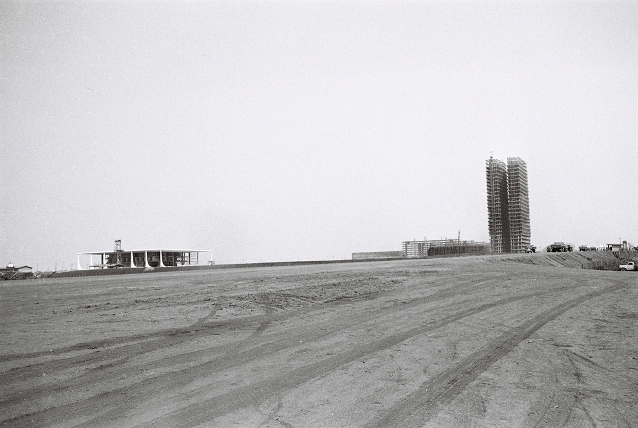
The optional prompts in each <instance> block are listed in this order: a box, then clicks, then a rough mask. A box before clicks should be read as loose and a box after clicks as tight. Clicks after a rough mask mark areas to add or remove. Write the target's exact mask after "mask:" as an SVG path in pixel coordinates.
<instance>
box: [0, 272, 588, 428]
mask: <svg viewBox="0 0 638 428" xmlns="http://www.w3.org/2000/svg"><path fill="white" fill-rule="evenodd" d="M490 281H491V279H488V280H484V279H482V280H480V281H479V280H470V281H468V282H467V283H466V285H467V286H475V287H476V286H477V285H479V286H484V285H487V284H489V283H490ZM575 287H576V286H568V287H558V288H554V289H548V290H542V291H536V292H532V293H527V294H525V295H518V296H513V297H509V298H506V299H502V300H499V301H497V302H493V303H490V304H486V305H482V306H480V307H478V308H474V309H470V310H466V311H463V312H461V313H459V314H457V315H454V316H451V317H446V318H445V319H443V320H442V321H441V322H439V323H435V324H432V325H429V326H426V327H424V328H421V327H419V328H416V329H412V330H410V331H408V332H407V333H405V334H401V335H399V336H395V337H394V339H391V340H390V342H389V343H388V344H387V346H386V347H389V346H393V345H394V344H396V343H398V342H401V341H403V340H406V339H407V338H409V337H411V336H413V335H417V334H421V333H423V332H427V331H430V330H432V329H435V328H439V327H442V326H444V325H446V324H449V323H450V322H454V321H456V320H458V319H461V318H463V317H465V316H470V315H473V314H475V313H478V312H480V311H483V310H487V309H490V308H492V307H494V306H498V305H501V304H507V303H510V302H513V301H516V300H521V299H527V298H532V297H538V296H541V295H543V294H546V293H551V292H556V291H564V290H565V289H569V288H575ZM464 288H465V287H460V288H459V286H458V284H455V285H453V286H450V287H446V289H444V290H440V291H438V292H435V293H433V294H431V295H427V296H423V297H419V298H415V299H413V300H412V301H410V302H406V303H404V304H402V308H405V307H406V305H407V306H416V305H419V304H423V303H432V302H434V301H437V300H443V299H445V298H448V297H452V296H455V295H457V294H459V293H463V292H464ZM334 304H339V305H342V304H344V303H336V302H335V303H334ZM466 304H467V303H466V302H465V303H464V302H461V303H458V304H457V305H466ZM394 310H397V308H396V307H395V306H391V307H386V308H382V309H379V310H376V311H373V312H370V313H366V314H362V315H360V316H359V317H356V318H355V319H352V318H349V319H348V323H349V324H351V325H353V324H355V323H359V324H360V323H364V322H366V321H369V320H371V319H376V318H378V317H379V316H380V313H381V312H388V313H390V312H392V311H394ZM304 312H307V311H304ZM278 315H282V314H278ZM283 315H290V316H294V315H295V314H283ZM255 318H257V317H253V319H252V322H253V325H254V321H255ZM259 318H262V319H263V318H264V316H263V315H262V316H260V317H259ZM275 318H277V317H275ZM284 318H288V316H285V317H284ZM244 321H245V320H241V322H240V324H242V325H243V324H244ZM263 322H265V321H263ZM341 324H343V320H335V321H331V322H330V323H329V324H322V325H320V328H317V326H314V327H315V328H314V330H312V331H311V332H310V333H309V332H308V330H307V329H306V330H303V329H302V330H301V331H300V332H299V333H298V334H297V335H292V336H288V335H287V337H286V338H285V339H282V340H278V341H276V342H273V341H272V339H270V340H268V341H265V343H262V344H259V345H257V346H256V347H255V343H254V342H250V343H248V341H246V340H244V341H242V342H241V343H239V344H237V345H235V346H231V347H230V348H229V349H227V352H226V354H225V355H224V356H222V357H218V358H214V359H212V360H207V361H205V362H203V363H199V364H196V365H193V366H191V367H189V368H187V369H183V370H179V371H173V372H169V373H165V374H162V375H159V376H156V377H153V378H150V379H144V380H142V381H138V382H136V383H134V384H132V385H129V386H126V387H123V388H117V389H113V390H111V391H106V392H103V393H101V394H100V395H97V396H92V397H89V398H87V399H82V400H79V401H77V402H74V403H70V404H65V405H61V406H57V407H52V408H50V409H43V410H41V411H36V412H34V413H32V414H29V415H23V416H17V417H14V418H10V419H7V420H4V421H0V425H4V424H5V422H8V423H11V422H18V420H23V421H26V419H28V418H36V419H37V418H39V417H43V418H44V419H43V420H46V419H48V418H49V417H52V415H54V414H58V415H59V414H64V413H65V412H68V414H75V415H77V414H92V413H93V411H92V409H94V408H95V406H98V407H101V408H104V407H108V406H111V405H113V406H115V407H117V410H115V413H116V414H120V413H121V412H122V410H124V409H126V408H132V407H135V406H136V405H139V404H141V403H142V402H143V401H145V400H146V397H152V396H154V395H156V394H159V393H160V392H161V391H162V390H163V389H165V388H166V387H167V385H170V388H175V386H176V385H177V386H179V385H184V384H187V383H188V382H193V381H195V380H196V379H198V378H199V377H200V373H207V372H209V371H210V370H224V369H228V368H232V367H235V366H238V365H241V364H246V363H248V362H250V361H252V360H255V359H258V358H261V357H263V356H266V355H269V354H272V353H274V352H278V351H281V350H284V349H287V348H291V347H295V346H298V343H299V340H298V339H299V337H303V339H304V340H305V341H306V342H307V341H312V340H320V339H322V338H324V337H326V336H329V335H332V334H333V331H331V330H332V329H334V328H336V327H337V326H339V325H341ZM258 328H259V326H258ZM253 336H255V335H253ZM382 341H383V342H386V339H382ZM168 345H169V344H167V343H163V344H161V343H160V344H158V346H157V347H156V348H155V349H157V348H159V347H166V346H168ZM247 346H250V349H246V350H244V348H246V347H247ZM375 346H376V345H375ZM152 348H153V347H152V346H151V347H149V349H147V350H146V351H145V352H150V351H152V350H153V349H152ZM211 349H212V348H211ZM362 349H364V351H363V353H361V352H355V353H354V354H350V353H348V354H347V355H346V357H343V356H342V358H341V359H339V356H335V357H333V358H331V359H330V360H329V361H328V362H327V363H326V364H327V365H326V367H325V368H324V369H325V370H332V369H334V368H335V367H338V366H339V365H341V364H344V363H346V362H350V361H352V360H354V359H356V358H359V357H360V356H364V355H366V354H367V353H370V352H375V351H376V350H379V349H381V348H377V347H374V348H370V346H365V347H364V348H362ZM207 353H208V354H210V349H208V350H203V351H194V352H193V353H191V354H196V355H198V356H204V355H206V354H207ZM192 356H193V355H190V357H192ZM344 358H345V359H344ZM190 359H192V358H190ZM183 361H184V355H178V356H175V357H171V358H168V359H163V360H161V361H159V363H160V364H162V365H163V366H170V365H173V364H175V363H176V362H183ZM335 364H337V365H336V366H335ZM299 370H300V371H303V372H307V373H316V372H317V370H319V369H318V368H315V369H314V370H312V369H311V370H307V369H306V368H301V369H299ZM130 373H131V369H123V370H122V371H121V372H120V373H115V374H113V373H102V374H101V375H100V376H96V375H95V374H86V375H84V376H80V377H78V378H77V379H76V380H74V381H73V382H69V383H68V385H66V387H65V389H73V388H74V387H77V388H80V387H82V386H83V385H84V384H87V383H90V384H94V383H95V382H99V381H108V380H109V379H111V378H113V377H117V376H119V375H120V374H122V375H127V374H130ZM316 375H317V374H315V375H313V376H312V377H314V376H316ZM303 378H304V376H302V377H301V379H302V380H301V382H304V381H305V380H303ZM30 392H31V393H32V395H33V396H30V395H27V394H22V396H23V397H24V396H25V395H27V396H29V397H31V398H35V397H37V396H40V397H42V396H47V397H49V396H50V395H51V393H52V391H51V388H50V387H48V388H47V387H44V388H41V389H40V391H39V392H38V391H30ZM251 396H252V395H251V394H246V397H251ZM105 401H106V402H105ZM47 415H48V416H47ZM106 416H107V418H108V416H109V414H108V413H107V415H106ZM111 416H112V415H111ZM100 419H102V417H101V418H100ZM180 424H181V423H180ZM27 425H28V424H27ZM90 425H91V423H89V424H87V426H90Z"/></svg>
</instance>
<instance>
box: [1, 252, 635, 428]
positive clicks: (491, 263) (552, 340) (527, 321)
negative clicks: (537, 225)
mask: <svg viewBox="0 0 638 428" xmlns="http://www.w3.org/2000/svg"><path fill="white" fill-rule="evenodd" d="M543 257H545V256H541V255H538V254H537V255H528V256H524V257H523V256H518V257H517V258H512V259H508V258H502V257H494V256H492V257H489V256H483V257H467V258H457V259H436V260H412V261H393V262H373V263H357V264H336V265H314V266H293V267H278V268H250V269H247V268H245V269H218V270H213V271H193V272H181V273H153V274H139V275H124V276H119V275H118V276H108V277H89V278H69V279H47V280H32V281H6V282H2V283H0V299H1V300H0V315H1V317H0V425H1V426H11V427H34V426H35V427H38V426H47V427H49V426H52V427H100V426H113V427H153V428H159V427H272V428H276V427H285V428H292V427H294V428H300V427H369V428H371V427H398V426H400V427H441V426H450V427H545V426H547V427H563V426H565V427H631V426H638V422H637V421H638V273H633V272H610V271H607V272H605V271H590V270H582V269H573V268H566V267H556V266H552V265H551V264H549V263H544V262H543V260H545V259H544V258H543Z"/></svg>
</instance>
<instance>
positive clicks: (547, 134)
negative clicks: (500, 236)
mask: <svg viewBox="0 0 638 428" xmlns="http://www.w3.org/2000/svg"><path fill="white" fill-rule="evenodd" d="M0 79H1V80H0V141H1V144H2V155H1V156H0V167H1V170H0V171H1V172H0V174H1V178H2V186H1V190H0V192H1V193H0V209H1V212H0V226H1V235H0V264H6V263H8V262H10V261H11V262H13V263H15V264H20V265H21V264H29V265H32V266H33V267H34V268H35V267H36V266H37V267H38V268H39V269H40V270H44V269H52V268H53V267H54V265H56V264H57V267H58V269H59V268H61V264H62V263H64V264H65V266H64V267H65V269H67V268H70V267H71V264H72V263H74V262H75V260H76V257H75V255H76V253H77V252H80V251H101V250H110V249H111V248H112V247H113V241H114V240H115V239H121V240H122V245H123V248H124V249H138V248H150V247H163V248H210V249H213V250H214V253H213V258H214V260H216V261H217V262H218V263H224V262H242V261H244V262H254V261H257V262H258V261H276V260H298V259H300V260H317V259H332V258H349V257H350V256H351V253H352V252H358V251H377V250H399V249H400V248H401V242H402V241H405V240H412V239H423V238H424V237H427V239H438V238H445V237H448V238H452V237H456V236H457V233H458V232H459V231H460V232H461V239H473V240H485V241H487V240H489V235H488V229H487V196H486V178H485V161H486V159H487V158H489V156H490V153H493V155H494V157H495V158H498V159H502V160H504V161H506V159H507V157H513V156H518V157H521V158H522V159H523V160H525V161H526V162H527V165H528V173H529V191H530V214H531V228H532V243H534V244H536V245H538V246H545V245H547V244H549V243H551V242H553V241H566V242H574V243H575V244H576V245H580V244H588V245H598V244H602V243H607V242H618V241H619V239H620V238H622V239H627V240H629V241H630V242H634V243H636V244H638V221H637V215H636V214H637V209H638V202H636V201H637V200H638V198H637V196H636V174H637V172H638V167H637V165H638V162H637V161H638V154H637V152H638V120H637V119H638V3H636V2H631V1H627V2H609V1H605V2H571V3H570V2H563V1H561V2H554V1H543V2H536V1H534V2H522V1H515V2H500V1H499V2H487V1H486V2H467V3H464V2H461V3H452V2H418V1H414V2H403V3H402V2H366V1H353V2H346V3H344V2H301V1H300V2H292V1H290V2H287V1H281V2H236V1H232V2H157V1H140V2H124V1H103V2H93V1H90V2H88V1H87V2H84V1H73V2H64V1H56V2H31V1H28V2H11V1H3V2H1V3H0Z"/></svg>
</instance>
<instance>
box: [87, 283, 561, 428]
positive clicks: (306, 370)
mask: <svg viewBox="0 0 638 428" xmlns="http://www.w3.org/2000/svg"><path fill="white" fill-rule="evenodd" d="M548 292H550V291H549V290H545V291H542V292H535V293H529V294H526V295H524V296H512V297H509V298H505V299H502V300H499V301H496V302H492V303H487V304H483V305H480V306H477V307H474V308H470V309H467V310H463V311H461V312H459V313H456V314H452V315H448V316H446V317H443V318H441V319H439V320H437V321H434V322H431V323H428V324H426V325H423V326H419V327H415V328H412V329H409V330H407V331H405V332H401V333H397V334H393V335H391V336H388V337H385V338H382V339H378V340H375V341H371V342H368V343H365V344H362V345H360V346H358V347H357V348H355V349H353V350H350V351H346V352H343V353H340V354H337V355H334V356H332V357H330V358H327V359H325V360H323V361H319V362H316V363H313V364H309V365H306V366H303V367H299V368H297V369H293V370H289V371H287V372H285V373H281V374H278V375H276V376H273V377H270V378H268V379H264V380H261V381H257V382H254V383H252V384H250V385H247V386H244V387H240V388H237V389H235V390H233V391H231V392H229V393H226V394H222V395H220V396H217V397H214V398H211V399H208V400H204V401H201V402H198V403H195V404H191V405H188V406H186V407H183V408H181V409H179V410H176V411H174V412H172V413H170V414H167V415H163V416H161V417H159V418H158V419H157V420H153V421H149V422H147V423H142V424H139V425H138V426H139V427H147V428H153V427H156V426H157V425H158V424H161V425H162V426H180V427H195V426H198V425H200V424H203V423H206V422H210V421H211V420H213V419H215V418H217V417H220V416H223V415H226V414H229V413H231V412H233V411H236V410H239V409H242V408H246V407H252V406H257V405H258V404H259V403H260V402H261V401H262V400H264V399H265V398H267V397H271V396H276V395H277V394H281V393H282V391H286V390H290V389H292V388H294V387H297V386H299V385H301V384H303V383H305V382H308V381H310V380H312V379H314V378H317V377H320V376H322V375H324V374H326V373H329V372H331V371H334V370H336V369H337V368H338V367H340V366H342V365H345V364H348V363H351V362H353V361H355V360H357V359H360V358H362V357H365V356H367V355H370V354H373V353H376V352H379V351H383V350H386V349H388V348H391V347H393V346H395V345H397V344H398V343H401V342H403V341H405V340H408V339H410V338H412V337H414V336H418V335H421V334H424V333H428V332H431V331H433V330H436V329H439V328H442V327H444V326H446V325H448V324H450V323H453V322H456V321H458V320H460V319H463V318H465V317H468V316H471V315H475V314H477V313H480V312H483V311H486V310H489V309H492V308H494V307H497V306H501V305H505V304H508V303H512V302H515V301H519V300H524V299H528V298H532V297H538V296H539V295H543V294H546V293H548ZM195 393H196V392H195ZM189 395H190V394H189ZM189 395H186V396H183V399H184V400H185V401H186V400H188V398H189ZM120 412H121V410H120V409H117V410H116V411H114V412H113V413H112V414H111V415H108V414H107V415H101V416H100V418H99V419H96V420H94V421H89V422H88V423H87V424H86V425H82V426H86V427H89V426H91V424H94V423H98V422H99V423H104V421H105V418H108V417H109V416H110V417H112V418H113V419H111V420H109V422H112V423H115V422H116V421H117V418H118V417H119V415H120ZM107 420H108V419H107ZM107 424H108V423H107ZM386 426H402V425H400V424H399V425H386Z"/></svg>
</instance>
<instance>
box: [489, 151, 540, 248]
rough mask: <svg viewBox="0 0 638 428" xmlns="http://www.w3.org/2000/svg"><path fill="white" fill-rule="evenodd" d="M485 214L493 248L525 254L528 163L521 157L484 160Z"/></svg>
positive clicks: (529, 235)
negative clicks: (505, 161)
mask: <svg viewBox="0 0 638 428" xmlns="http://www.w3.org/2000/svg"><path fill="white" fill-rule="evenodd" d="M486 175H487V214H488V228H489V233H490V242H491V244H492V245H491V246H492V251H493V252H495V253H524V252H526V251H527V248H529V246H530V243H531V241H530V237H531V229H530V221H529V191H528V186H527V164H526V163H525V162H524V161H523V160H522V159H520V158H516V157H515V158H507V166H506V165H505V163H504V162H503V161H500V160H498V159H494V158H493V157H491V156H490V158H489V159H488V160H487V162H486Z"/></svg>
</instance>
